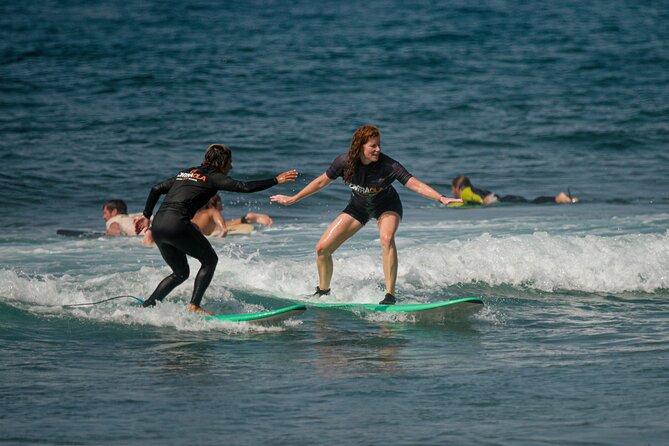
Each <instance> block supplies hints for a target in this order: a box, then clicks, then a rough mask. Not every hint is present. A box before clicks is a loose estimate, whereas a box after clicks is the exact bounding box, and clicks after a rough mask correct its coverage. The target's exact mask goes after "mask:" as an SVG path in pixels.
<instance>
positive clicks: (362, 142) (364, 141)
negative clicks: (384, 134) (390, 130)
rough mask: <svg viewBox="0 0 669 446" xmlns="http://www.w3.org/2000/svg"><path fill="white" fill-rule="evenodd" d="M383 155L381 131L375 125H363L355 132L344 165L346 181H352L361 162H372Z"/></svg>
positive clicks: (365, 163)
mask: <svg viewBox="0 0 669 446" xmlns="http://www.w3.org/2000/svg"><path fill="white" fill-rule="evenodd" d="M379 155H381V132H380V131H379V129H377V128H376V127H374V126H373V125H369V124H368V125H363V126H362V127H360V128H359V129H358V130H356V131H355V133H354V134H353V138H351V146H350V147H349V149H348V161H347V162H346V166H345V167H344V181H345V182H346V183H350V182H351V179H352V178H353V175H354V174H355V171H356V169H357V168H358V166H359V165H360V164H364V165H367V164H370V163H374V162H376V161H378V160H379Z"/></svg>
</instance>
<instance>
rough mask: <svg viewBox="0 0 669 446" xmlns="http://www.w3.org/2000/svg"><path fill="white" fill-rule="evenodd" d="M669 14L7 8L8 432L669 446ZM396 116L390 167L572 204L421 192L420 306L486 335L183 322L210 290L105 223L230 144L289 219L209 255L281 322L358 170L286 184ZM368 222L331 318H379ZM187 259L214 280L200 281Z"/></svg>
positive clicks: (228, 290)
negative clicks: (344, 306)
mask: <svg viewBox="0 0 669 446" xmlns="http://www.w3.org/2000/svg"><path fill="white" fill-rule="evenodd" d="M666 23H669V6H668V5H667V4H666V2H659V1H636V2H625V1H606V2H605V1H598V0H595V1H589V2H585V1H563V2H549V3H544V2H541V3H540V2H515V1H494V0H490V1H481V2H476V3H472V2H465V1H446V2H434V1H427V0H426V1H418V2H410V4H409V3H405V2H400V1H395V0H387V1H383V2H379V1H372V2H365V3H361V2H353V1H348V0H339V1H319V2H308V1H304V0H298V1H295V2H289V3H287V2H276V1H270V0H268V1H255V0H251V1H244V2H215V1H211V0H199V1H192V2H176V1H173V0H164V1H161V2H157V1H141V2H121V1H118V0H108V1H103V2H86V1H80V0H79V1H75V0H66V1H48V0H37V1H34V2H19V1H14V0H9V1H5V2H2V4H0V35H1V36H2V39H0V163H1V165H2V168H3V173H4V174H3V175H2V176H1V177H0V206H1V209H2V212H0V229H1V232H0V443H2V444H76V445H89V444H90V445H98V444H123V445H135V444H137V445H139V444H141V445H146V444H160V445H165V444H169V445H172V444H173V445H181V444H212V445H213V444H233V445H256V444H263V443H266V444H277V445H294V444H295V445H297V444H299V445H321V444H323V445H325V444H327V445H331V444H346V445H387V444H393V445H444V444H453V445H460V444H485V445H509V444H514V445H516V444H521V445H522V444H526V445H555V444H573V445H618V444H619V445H630V444H639V445H641V444H643V445H646V444H647V445H660V444H666V443H667V439H669V305H668V303H667V302H668V299H669V177H668V175H667V171H668V168H669V155H668V153H669V151H668V149H669V27H667V26H666ZM366 123H373V124H375V125H377V126H378V127H379V128H380V130H381V132H382V143H383V151H384V152H385V153H388V154H389V155H390V156H392V157H394V158H396V159H398V160H399V161H401V162H402V163H403V164H404V165H405V167H407V168H408V169H409V170H410V171H411V172H412V173H413V174H414V175H415V176H416V177H418V178H419V179H421V180H423V181H424V182H426V183H428V184H431V185H432V186H434V187H435V188H437V189H438V190H440V191H442V192H444V193H449V194H450V191H449V189H450V188H449V184H450V181H451V179H452V178H453V177H455V176H456V175H459V174H467V175H469V177H470V178H471V179H472V181H473V183H474V184H475V185H477V186H479V187H482V188H485V189H490V190H493V191H495V192H497V193H499V194H502V195H505V194H520V195H524V196H526V197H528V198H532V197H534V196H539V195H552V194H555V193H557V192H558V191H561V190H564V191H567V190H569V191H570V192H571V193H572V194H573V195H574V196H578V197H579V198H580V199H581V202H580V203H578V204H576V205H564V206H558V205H498V206H493V207H489V208H485V209H482V208H463V209H450V208H445V207H441V206H438V205H436V204H435V203H433V202H430V201H427V200H425V199H423V198H421V197H419V196H416V195H415V194H413V193H411V192H410V191H408V190H407V189H405V188H403V187H402V186H401V185H399V184H398V185H396V187H397V188H398V190H399V192H400V195H401V197H402V200H403V203H404V220H403V222H402V224H401V226H400V229H399V232H398V234H397V245H398V248H399V257H400V269H399V276H398V286H397V288H398V296H399V297H400V298H401V299H402V300H403V301H405V302H430V301H437V300H444V299H451V298H458V297H465V296H476V297H480V298H481V299H482V300H483V301H484V303H485V307H484V309H483V310H482V311H481V312H480V313H478V314H476V315H475V316H473V317H472V318H470V319H465V320H460V321H451V322H446V323H443V324H416V323H413V322H412V321H411V320H409V319H408V318H402V317H396V318H391V317H388V316H365V315H360V314H352V313H347V312H336V311H334V312H319V311H313V310H310V311H307V312H306V313H305V314H304V315H303V316H302V317H300V318H298V319H294V320H292V321H289V322H287V323H285V324H282V325H280V326H278V327H270V328H261V327H254V326H248V325H244V324H220V323H213V322H209V321H205V320H203V319H201V318H200V317H198V316H196V315H192V314H189V313H187V312H186V311H185V306H186V303H187V302H188V301H189V296H190V292H191V290H192V284H193V282H192V279H189V280H188V281H187V282H186V283H185V284H184V285H182V286H180V287H179V288H177V289H176V290H175V291H174V292H173V293H172V294H171V295H170V296H169V298H168V299H167V300H166V302H165V303H163V304H162V305H159V306H158V307H157V308H155V309H152V310H142V309H140V308H138V306H137V304H136V303H134V302H133V301H132V300H131V299H126V300H122V299H121V300H114V301H111V302H108V303H105V304H100V305H94V306H88V307H78V308H64V307H63V305H66V304H75V303H86V302H96V301H100V300H103V299H106V298H108V297H112V296H116V295H123V294H133V295H137V296H142V297H146V296H148V295H149V294H150V293H151V291H152V290H153V288H154V287H155V286H156V285H157V283H158V282H159V281H160V280H161V279H162V278H163V277H164V276H165V275H167V274H168V273H169V270H168V268H167V267H166V265H165V264H164V262H163V261H162V259H161V257H160V255H159V253H158V251H157V250H156V249H151V248H145V247H142V246H141V245H140V243H139V241H138V240H137V239H135V238H117V239H108V238H99V239H72V238H65V237H60V236H57V235H56V230H57V229H60V228H69V229H86V230H98V231H99V230H103V227H104V225H103V221H102V210H101V207H102V203H103V202H104V201H105V200H107V199H109V198H123V199H125V200H126V201H127V203H128V205H129V208H130V211H132V212H136V211H140V210H141V209H142V208H143V205H144V200H145V199H146V196H147V194H148V191H149V189H150V187H151V186H152V185H153V184H155V183H156V182H158V181H160V180H162V179H164V178H166V177H168V176H170V175H173V174H174V173H175V172H176V171H177V170H178V169H180V168H184V167H188V166H192V165H195V164H197V163H199V162H200V161H201V159H202V155H203V153H204V150H205V149H206V147H207V146H208V145H209V144H211V143H214V142H220V143H225V144H228V145H230V146H231V147H232V149H233V154H234V155H233V156H234V169H233V171H232V173H231V174H232V175H233V176H235V177H237V178H240V179H259V178H266V177H269V176H272V175H276V174H277V173H279V172H281V171H284V170H287V169H290V168H295V169H298V170H299V172H300V174H301V175H300V178H299V179H298V181H297V182H296V183H294V184H291V185H282V186H277V187H275V188H273V189H270V190H268V191H264V192H260V193H256V194H251V195H244V194H231V193H224V194H222V198H223V202H224V206H225V209H224V214H225V216H226V217H230V218H234V217H238V216H240V215H242V214H243V213H244V212H247V211H256V212H264V213H268V214H270V215H271V216H272V217H273V219H274V225H273V226H272V227H271V228H258V229H257V230H256V231H255V232H254V233H253V234H252V235H250V236H236V237H228V238H226V239H213V240H212V244H213V245H214V247H215V249H216V251H217V253H218V255H219V258H220V261H219V265H218V268H217V272H216V275H215V277H214V280H213V282H212V284H211V286H210V288H209V290H208V291H207V294H206V295H205V298H204V301H203V305H204V306H205V307H206V308H208V309H210V310H213V311H216V312H220V313H225V312H240V313H241V312H251V311H261V310H264V309H270V308H278V307H280V306H281V305H283V304H284V301H282V300H281V298H283V297H288V296H299V295H304V294H306V293H309V292H310V291H312V290H313V287H314V286H315V285H316V283H317V274H316V268H315V265H314V246H315V244H316V242H317V241H318V239H319V237H320V235H321V234H322V232H323V231H324V230H325V228H326V227H327V225H328V224H329V222H330V221H331V220H332V219H333V218H334V217H335V216H336V215H337V214H338V213H339V212H340V211H341V209H343V207H344V206H345V203H346V200H347V190H346V188H345V187H344V186H343V185H342V184H341V181H338V182H337V183H335V184H332V185H331V186H330V187H328V188H327V189H325V190H324V191H322V192H320V193H319V194H317V195H314V196H312V197H309V198H308V199H305V200H303V201H301V202H299V203H297V204H295V205H293V206H291V207H288V208H285V207H279V206H277V205H272V204H270V203H269V196H270V195H273V194H275V193H286V194H289V193H293V192H294V191H297V190H299V189H300V188H301V187H303V186H304V185H305V184H307V183H308V182H309V181H311V180H312V179H313V178H315V177H316V176H318V175H320V174H321V173H322V172H323V171H324V170H325V169H326V168H327V166H328V165H329V163H330V162H331V161H332V160H333V159H334V158H335V157H336V156H337V155H338V154H340V153H342V152H343V151H345V150H346V149H347V147H348V143H349V141H350V137H351V135H352V133H353V132H354V131H355V129H356V128H357V127H359V126H360V125H363V124H366ZM380 256H381V253H380V246H379V241H378V232H377V231H376V229H375V225H374V224H373V222H372V223H370V224H369V225H368V227H366V228H364V229H363V230H362V231H360V233H359V234H357V235H356V236H355V237H354V238H352V239H351V240H350V241H349V242H347V243H346V244H345V245H344V246H343V247H342V248H341V249H340V250H339V251H338V252H337V253H336V255H335V276H334V280H333V289H334V295H333V296H332V299H333V300H336V301H341V302H349V301H361V302H376V301H378V300H380V298H381V297H382V295H383V272H382V269H381V264H380ZM197 268H198V265H197V262H196V261H191V270H192V271H195V270H197Z"/></svg>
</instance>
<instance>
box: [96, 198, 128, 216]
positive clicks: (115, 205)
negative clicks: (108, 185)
mask: <svg viewBox="0 0 669 446" xmlns="http://www.w3.org/2000/svg"><path fill="white" fill-rule="evenodd" d="M127 213H128V206H126V204H125V201H123V200H119V199H113V200H107V201H105V204H103V205H102V218H103V219H104V221H108V220H109V219H110V218H112V217H116V216H117V215H119V214H127Z"/></svg>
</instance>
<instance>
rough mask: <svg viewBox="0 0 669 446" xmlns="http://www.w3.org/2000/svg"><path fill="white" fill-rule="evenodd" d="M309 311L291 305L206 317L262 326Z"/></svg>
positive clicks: (299, 305) (299, 306)
mask: <svg viewBox="0 0 669 446" xmlns="http://www.w3.org/2000/svg"><path fill="white" fill-rule="evenodd" d="M306 309H307V307H306V306H305V305H304V304H297V305H291V306H289V307H283V308H278V309H276V310H269V311H263V312H260V313H242V314H216V315H212V316H205V319H207V320H217V321H227V322H249V323H253V324H261V325H276V324H280V323H281V322H283V321H285V320H287V319H290V318H292V317H295V316H299V315H301V314H302V313H304V311H305V310H306Z"/></svg>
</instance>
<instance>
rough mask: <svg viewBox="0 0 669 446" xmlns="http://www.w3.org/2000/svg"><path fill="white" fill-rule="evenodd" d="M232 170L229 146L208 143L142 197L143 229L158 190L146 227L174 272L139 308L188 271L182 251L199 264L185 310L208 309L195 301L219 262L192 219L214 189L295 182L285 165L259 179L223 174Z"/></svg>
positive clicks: (247, 188)
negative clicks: (194, 159)
mask: <svg viewBox="0 0 669 446" xmlns="http://www.w3.org/2000/svg"><path fill="white" fill-rule="evenodd" d="M231 169H232V151H231V150H230V148H229V147H228V146H225V145H222V144H212V145H211V146H209V148H208V149H207V151H206V153H205V156H204V161H203V162H202V164H201V165H200V166H197V167H192V168H188V169H184V170H182V171H181V172H179V173H178V174H177V175H176V176H173V177H171V178H168V179H166V180H165V181H162V182H160V183H158V184H156V185H155V186H153V188H151V192H150V193H149V196H148V197H147V200H146V206H145V208H144V212H143V216H142V218H141V219H140V220H139V221H138V224H137V230H138V231H141V230H145V229H146V228H147V227H148V224H149V220H150V218H151V216H152V214H153V208H154V207H155V206H156V204H157V203H158V200H159V199H160V196H161V195H165V194H167V195H166V196H165V199H164V200H163V203H162V204H161V206H160V208H159V209H158V212H157V213H156V215H155V216H154V218H153V222H152V224H151V230H152V233H153V238H154V240H155V242H156V245H158V249H159V250H160V254H161V255H162V257H163V259H164V260H165V262H166V263H167V265H168V266H169V267H170V268H171V269H172V271H173V274H171V275H169V276H167V277H165V278H164V279H163V280H162V281H161V282H160V284H158V287H157V288H156V289H155V291H154V292H153V293H152V294H151V296H150V297H149V298H148V299H147V300H146V301H145V302H144V307H150V306H154V305H156V302H157V301H162V300H163V299H164V298H165V296H167V295H168V294H169V293H170V292H171V291H172V290H173V289H174V288H176V287H177V286H178V285H180V284H181V283H183V282H184V281H185V280H186V279H187V278H188V276H189V274H190V270H189V267H188V259H187V256H190V257H194V258H196V259H197V260H199V261H200V263H201V264H202V266H201V268H200V271H199V272H198V273H197V276H196V277H195V285H194V287H193V295H192V298H191V302H190V304H189V306H188V309H189V310H190V311H197V312H201V313H209V312H208V311H206V310H204V309H203V308H202V307H201V306H200V303H201V301H202V296H204V293H205V291H206V289H207V287H208V286H209V284H210V283H211V280H212V278H213V276H214V271H215V270H216V264H217V263H218V256H217V255H216V252H215V251H214V248H212V246H211V244H210V243H209V241H208V240H207V238H206V237H205V236H204V234H202V232H201V231H200V230H199V229H198V228H197V227H196V226H195V225H194V224H193V223H192V222H191V220H192V218H193V217H194V216H195V214H196V212H197V210H198V209H200V208H201V207H202V206H204V205H205V204H206V203H207V202H208V201H209V199H211V198H212V197H213V196H214V195H215V194H216V192H217V191H219V190H225V191H230V192H244V193H251V192H258V191H261V190H265V189H268V188H270V187H272V186H275V185H277V184H284V183H287V182H290V181H295V178H297V171H295V170H289V171H287V172H283V173H280V174H279V175H277V176H276V177H274V178H268V179H266V180H258V181H248V182H244V181H238V180H235V179H233V178H231V177H229V176H228V172H230V170H231Z"/></svg>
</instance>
